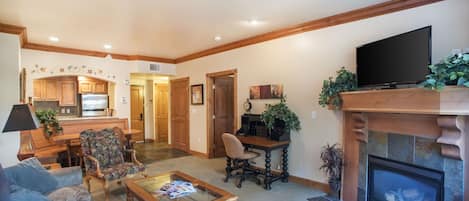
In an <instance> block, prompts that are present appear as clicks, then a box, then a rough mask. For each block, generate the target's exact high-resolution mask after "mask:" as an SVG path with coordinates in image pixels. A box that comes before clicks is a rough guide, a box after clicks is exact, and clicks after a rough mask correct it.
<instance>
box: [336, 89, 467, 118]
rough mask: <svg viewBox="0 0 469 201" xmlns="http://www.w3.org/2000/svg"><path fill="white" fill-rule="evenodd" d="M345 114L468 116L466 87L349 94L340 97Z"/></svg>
mask: <svg viewBox="0 0 469 201" xmlns="http://www.w3.org/2000/svg"><path fill="white" fill-rule="evenodd" d="M340 96H341V98H342V100H343V103H342V107H341V110H343V111H348V112H368V113H400V114H427V115H469V88H463V87H446V88H444V89H443V90H442V91H440V92H438V91H432V90H428V89H423V88H408V89H389V90H369V91H353V92H344V93H341V94H340Z"/></svg>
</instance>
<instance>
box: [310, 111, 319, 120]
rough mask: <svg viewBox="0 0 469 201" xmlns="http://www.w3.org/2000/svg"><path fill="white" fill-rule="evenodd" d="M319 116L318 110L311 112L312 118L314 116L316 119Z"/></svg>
mask: <svg viewBox="0 0 469 201" xmlns="http://www.w3.org/2000/svg"><path fill="white" fill-rule="evenodd" d="M317 116H318V115H317V113H316V111H312V112H311V118H312V119H316V117H317Z"/></svg>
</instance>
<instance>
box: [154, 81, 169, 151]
mask: <svg viewBox="0 0 469 201" xmlns="http://www.w3.org/2000/svg"><path fill="white" fill-rule="evenodd" d="M155 88H156V98H155V99H156V115H155V116H156V122H155V124H156V125H155V127H156V140H157V142H164V143H168V109H169V108H168V98H169V97H168V85H167V84H156V87H155Z"/></svg>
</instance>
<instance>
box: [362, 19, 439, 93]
mask: <svg viewBox="0 0 469 201" xmlns="http://www.w3.org/2000/svg"><path fill="white" fill-rule="evenodd" d="M430 64H431V26H429V27H424V28H421V29H417V30H414V31H411V32H408V33H404V34H400V35H397V36H393V37H390V38H386V39H383V40H380V41H376V42H372V43H369V44H366V45H363V46H361V47H358V48H357V80H358V86H359V87H370V86H384V85H398V84H415V83H418V82H420V81H423V80H424V79H425V75H427V74H428V73H429V69H428V65H430Z"/></svg>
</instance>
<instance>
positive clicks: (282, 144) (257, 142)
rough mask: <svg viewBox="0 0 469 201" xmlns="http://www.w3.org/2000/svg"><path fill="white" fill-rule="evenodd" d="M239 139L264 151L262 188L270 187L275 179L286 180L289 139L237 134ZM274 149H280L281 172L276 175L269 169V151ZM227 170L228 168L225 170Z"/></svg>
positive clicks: (228, 163)
mask: <svg viewBox="0 0 469 201" xmlns="http://www.w3.org/2000/svg"><path fill="white" fill-rule="evenodd" d="M236 137H238V139H239V141H241V143H243V145H244V146H246V147H248V148H254V149H260V150H264V151H265V170H264V176H265V179H264V188H265V189H266V190H270V189H272V183H273V182H275V181H277V180H282V182H288V176H289V174H288V146H289V145H290V141H274V140H271V139H269V138H266V137H259V136H240V135H237V136H236ZM275 149H282V173H281V174H280V175H278V176H276V175H273V174H272V169H271V164H270V162H271V159H270V157H271V152H272V150H275ZM228 165H229V166H231V159H230V158H228V157H227V167H229V166H228ZM227 171H229V170H227ZM230 171H231V170H230Z"/></svg>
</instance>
